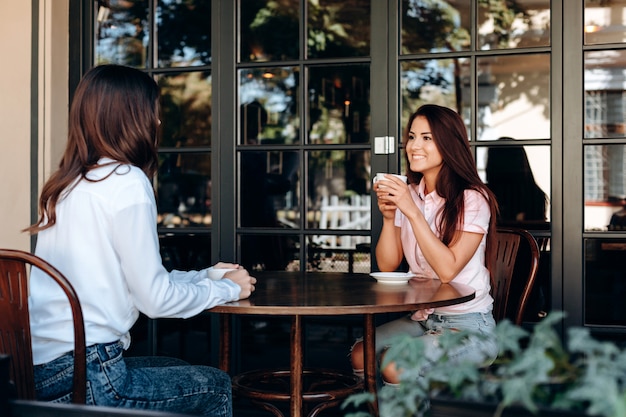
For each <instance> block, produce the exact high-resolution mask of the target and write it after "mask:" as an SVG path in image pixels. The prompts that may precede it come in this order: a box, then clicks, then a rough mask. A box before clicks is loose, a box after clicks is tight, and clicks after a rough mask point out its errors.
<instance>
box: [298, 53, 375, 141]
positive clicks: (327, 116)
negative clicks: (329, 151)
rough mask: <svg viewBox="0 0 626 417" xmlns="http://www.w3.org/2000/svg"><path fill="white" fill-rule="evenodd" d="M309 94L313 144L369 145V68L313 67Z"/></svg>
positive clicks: (366, 66) (367, 66) (343, 66)
mask: <svg viewBox="0 0 626 417" xmlns="http://www.w3.org/2000/svg"><path fill="white" fill-rule="evenodd" d="M308 91H309V97H308V99H309V122H310V125H309V136H308V139H309V143H323V144H339V143H367V142H369V136H370V135H369V133H370V69H369V65H341V66H333V65H328V66H324V67H311V68H310V70H309V88H308Z"/></svg>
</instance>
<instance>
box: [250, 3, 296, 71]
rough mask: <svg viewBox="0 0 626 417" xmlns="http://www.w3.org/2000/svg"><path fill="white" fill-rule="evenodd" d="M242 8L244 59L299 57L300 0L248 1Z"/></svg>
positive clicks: (275, 59) (263, 59) (283, 59)
mask: <svg viewBox="0 0 626 417" xmlns="http://www.w3.org/2000/svg"><path fill="white" fill-rule="evenodd" d="M238 10H239V17H240V22H239V23H240V25H239V27H240V33H241V37H240V39H241V45H240V48H239V49H240V54H241V55H240V57H239V61H240V62H265V61H285V60H289V59H298V56H299V55H300V49H299V46H298V45H299V39H300V35H299V32H300V30H299V24H298V22H299V15H300V13H299V11H300V1H299V0H279V1H276V0H246V1H245V6H244V7H239V8H238Z"/></svg>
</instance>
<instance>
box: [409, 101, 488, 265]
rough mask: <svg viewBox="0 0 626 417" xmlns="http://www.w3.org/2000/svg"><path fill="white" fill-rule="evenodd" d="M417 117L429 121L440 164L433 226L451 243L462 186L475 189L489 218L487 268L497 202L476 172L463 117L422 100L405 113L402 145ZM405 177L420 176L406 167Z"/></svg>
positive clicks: (459, 219) (459, 220)
mask: <svg viewBox="0 0 626 417" xmlns="http://www.w3.org/2000/svg"><path fill="white" fill-rule="evenodd" d="M417 117H424V118H426V120H427V121H428V124H429V125H430V131H431V133H432V135H433V141H434V143H435V146H437V150H438V151H439V153H440V154H441V157H442V159H443V165H442V167H441V171H439V175H438V176H437V183H436V184H435V189H436V191H437V194H439V195H440V196H441V197H443V198H444V199H445V204H444V207H443V211H442V213H441V217H440V222H439V224H437V230H439V232H440V235H441V241H442V242H443V243H445V244H446V245H450V244H452V243H454V241H455V240H456V239H458V238H459V237H460V234H461V231H460V226H462V224H463V222H464V212H465V198H464V191H465V190H476V191H478V192H479V193H480V194H481V195H482V196H483V197H484V198H485V200H486V201H487V203H488V204H489V208H490V210H491V218H490V220H489V231H488V233H487V253H486V257H485V259H486V261H487V267H489V269H490V270H491V266H492V265H493V261H494V258H495V238H496V233H495V232H496V218H497V214H498V203H497V201H496V198H495V196H494V194H493V193H492V192H491V190H489V188H488V187H487V186H486V185H485V184H484V183H483V181H482V180H481V179H480V177H479V176H478V171H477V169H476V163H475V161H474V157H473V156H472V151H471V149H470V145H469V141H468V138H467V130H466V127H465V124H464V123H463V120H462V119H461V117H460V116H459V114H458V113H456V112H455V111H454V110H451V109H449V108H447V107H442V106H437V105H434V104H425V105H422V106H421V107H420V108H418V109H417V111H416V112H415V113H413V114H412V115H411V117H409V121H408V124H407V127H406V131H405V133H404V138H403V141H404V145H405V147H406V143H407V141H408V133H409V130H410V129H411V125H412V124H413V121H414V120H415V118H417ZM405 158H407V159H406V160H407V171H408V172H407V173H406V174H407V177H408V178H409V182H410V183H415V184H417V183H419V182H420V180H421V179H422V174H421V173H420V172H413V171H411V170H410V169H409V168H408V167H409V164H408V156H407V155H406V152H405Z"/></svg>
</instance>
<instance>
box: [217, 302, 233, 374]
mask: <svg viewBox="0 0 626 417" xmlns="http://www.w3.org/2000/svg"><path fill="white" fill-rule="evenodd" d="M231 321H232V319H231V317H230V314H220V334H221V335H222V337H221V338H220V352H219V353H220V365H219V366H220V369H221V370H222V371H224V372H230V342H231V340H230V329H231V324H232V323H231Z"/></svg>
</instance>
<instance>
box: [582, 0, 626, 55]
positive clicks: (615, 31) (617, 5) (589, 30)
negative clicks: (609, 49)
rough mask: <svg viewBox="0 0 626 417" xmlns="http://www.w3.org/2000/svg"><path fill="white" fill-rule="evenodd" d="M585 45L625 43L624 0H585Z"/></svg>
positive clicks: (625, 20) (625, 2)
mask: <svg viewBox="0 0 626 417" xmlns="http://www.w3.org/2000/svg"><path fill="white" fill-rule="evenodd" d="M584 30H585V31H584V35H585V44H587V45H593V44H603V43H622V42H624V41H626V1H625V0H611V1H605V0H585V29H584Z"/></svg>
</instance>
